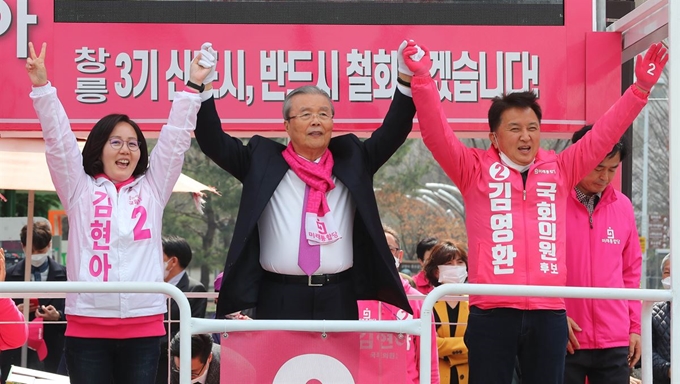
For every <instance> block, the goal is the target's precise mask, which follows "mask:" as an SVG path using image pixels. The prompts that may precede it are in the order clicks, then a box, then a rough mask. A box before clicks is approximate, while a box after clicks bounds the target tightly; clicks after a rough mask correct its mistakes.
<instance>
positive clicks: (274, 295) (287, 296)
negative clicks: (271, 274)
mask: <svg viewBox="0 0 680 384" xmlns="http://www.w3.org/2000/svg"><path fill="white" fill-rule="evenodd" d="M257 318H258V319H286V320H357V319H358V318H359V309H358V307H357V298H356V294H355V293H354V288H353V282H352V279H348V280H346V281H342V282H339V283H335V284H328V285H324V286H322V287H309V286H307V285H304V284H284V283H278V282H273V281H268V280H266V279H263V280H262V283H261V284H260V292H259V295H258V299H257Z"/></svg>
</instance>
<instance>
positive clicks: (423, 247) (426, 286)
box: [413, 237, 437, 295]
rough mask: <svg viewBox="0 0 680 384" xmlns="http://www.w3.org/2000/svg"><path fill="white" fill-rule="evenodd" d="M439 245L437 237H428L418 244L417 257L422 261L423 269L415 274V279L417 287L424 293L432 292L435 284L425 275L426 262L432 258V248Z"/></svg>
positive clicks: (421, 266)
mask: <svg viewBox="0 0 680 384" xmlns="http://www.w3.org/2000/svg"><path fill="white" fill-rule="evenodd" d="M435 245H437V238H435V237H428V238H425V239H422V240H420V242H418V245H417V246H416V257H417V258H418V262H419V263H420V268H421V271H420V272H418V273H417V274H416V275H415V276H413V281H414V282H415V283H416V289H417V290H419V291H420V292H422V293H423V294H424V295H427V294H428V293H430V292H432V290H433V289H434V286H433V285H432V284H431V283H430V280H428V278H427V276H425V269H424V267H425V263H426V262H427V260H428V259H429V258H430V255H431V254H432V248H434V246H435Z"/></svg>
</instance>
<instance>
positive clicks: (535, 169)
mask: <svg viewBox="0 0 680 384" xmlns="http://www.w3.org/2000/svg"><path fill="white" fill-rule="evenodd" d="M29 52H30V57H29V58H28V59H27V62H26V69H27V71H28V74H29V78H30V80H31V83H32V85H33V89H32V92H31V94H30V97H31V99H32V100H33V104H34V107H35V110H36V113H37V115H38V119H39V121H40V123H41V126H42V129H43V136H44V139H45V143H46V155H47V162H48V166H49V169H50V173H51V176H52V180H53V183H54V185H55V187H56V190H57V194H58V196H59V198H60V200H61V202H62V205H63V206H64V208H65V210H66V212H67V214H68V220H69V227H70V231H71V233H70V236H71V239H70V241H69V247H68V258H67V265H66V268H65V270H64V268H63V267H61V266H59V265H58V264H57V263H55V262H54V261H53V260H51V259H49V258H48V257H47V256H46V255H48V254H49V252H50V251H49V250H50V241H51V234H50V233H49V227H47V228H46V227H45V225H44V224H41V223H37V224H36V225H34V227H33V230H34V234H33V245H32V247H33V248H32V253H33V257H32V259H31V264H32V270H33V273H32V280H35V281H64V280H66V278H67V277H68V281H86V282H107V281H125V282H163V281H164V282H167V283H170V284H173V285H176V286H177V287H178V288H180V289H181V290H182V291H185V292H205V291H206V289H205V287H204V286H203V285H201V284H200V283H198V282H196V281H193V280H192V279H191V278H189V276H188V275H187V274H186V271H185V270H186V268H187V266H188V265H189V263H190V261H191V258H192V253H191V248H190V247H189V246H188V243H186V241H185V240H184V239H181V238H176V237H172V238H163V237H162V228H161V219H162V215H163V209H164V207H165V204H166V203H167V201H168V199H169V197H170V194H171V192H172V187H173V186H174V184H175V182H176V180H177V178H178V177H179V174H180V171H181V168H182V163H183V159H184V152H185V151H186V150H187V149H188V148H189V146H190V143H191V134H192V132H193V133H194V134H195V137H196V141H197V142H198V145H199V146H200V148H201V150H202V151H203V152H204V153H205V154H206V155H207V156H208V158H210V159H211V160H212V161H213V162H214V163H216V164H217V165H219V166H220V167H221V168H222V169H224V170H225V171H226V172H228V173H229V174H230V175H231V176H233V177H235V178H236V179H237V180H239V181H240V182H241V183H242V184H243V192H242V197H241V201H240V206H239V213H238V217H237V220H236V223H235V225H234V234H233V240H232V242H231V244H230V246H229V248H228V252H227V254H226V257H225V265H224V271H223V273H222V274H221V275H220V276H219V278H218V279H216V281H215V291H217V292H219V296H218V299H217V300H216V304H217V309H216V318H218V319H225V318H226V319H250V318H255V319H287V320H295V319H319V320H356V319H362V320H371V319H377V318H380V319H393V320H403V319H408V318H418V317H419V316H420V315H421V310H420V309H421V305H422V301H420V300H414V299H409V297H407V296H411V297H412V296H414V295H423V294H427V293H428V292H430V291H431V290H432V289H434V287H437V286H438V285H440V284H462V283H471V284H487V283H490V284H522V285H546V286H587V287H616V288H623V287H627V288H637V287H639V283H640V267H641V250H640V246H639V241H638V234H637V230H636V227H635V217H634V213H633V208H632V205H631V203H630V200H629V199H628V198H627V197H625V196H624V195H623V194H621V193H619V192H618V191H616V190H615V189H614V188H613V187H612V186H611V185H610V182H611V181H612V178H613V176H614V175H615V173H616V171H617V169H618V166H619V164H620V163H621V161H622V160H623V159H624V158H625V156H626V154H627V153H628V151H629V149H628V148H627V144H626V143H625V142H623V141H621V139H620V138H621V136H622V135H623V133H624V131H625V130H626V129H627V127H628V126H630V125H631V123H632V122H633V120H634V119H635V117H636V116H637V115H638V114H639V112H640V111H641V110H642V108H643V107H644V106H645V104H646V102H647V99H648V97H649V93H650V91H651V89H652V87H653V86H654V84H656V82H657V81H658V79H659V77H660V76H661V72H662V70H663V68H664V66H665V64H666V62H667V60H668V55H667V54H666V49H665V48H664V47H663V46H662V45H661V44H654V45H652V46H651V47H650V48H649V49H648V50H647V52H646V54H645V55H644V56H640V57H638V60H637V61H636V68H635V74H636V81H635V83H634V84H633V85H632V86H631V87H630V88H629V89H628V90H627V91H626V92H625V93H624V94H623V95H622V96H621V98H620V99H619V100H618V101H617V102H616V103H615V104H614V105H613V106H612V107H611V108H610V109H609V110H608V111H607V112H606V113H605V114H604V115H603V116H602V117H601V118H600V119H599V120H598V121H597V122H595V123H594V124H593V125H592V126H587V127H584V128H583V129H582V130H580V131H579V132H576V133H575V134H574V137H573V139H572V141H573V144H572V145H571V146H570V147H568V148H567V149H566V150H564V151H563V152H561V153H559V154H556V153H554V152H552V151H546V150H543V149H541V147H540V144H541V142H540V133H541V118H542V110H541V106H540V105H539V103H538V98H537V96H536V94H535V93H534V92H531V91H523V92H513V93H509V94H504V95H500V96H498V97H496V98H494V99H493V101H492V103H491V106H490V109H489V113H488V116H489V128H490V133H489V135H488V137H489V140H490V142H491V146H490V147H489V148H488V149H487V150H483V149H476V148H468V147H466V146H465V145H464V144H463V143H462V142H461V141H460V140H459V139H458V138H457V137H456V135H455V134H454V132H453V131H452V130H451V128H450V125H449V123H448V118H449V117H448V116H446V115H445V113H444V110H443V108H442V105H441V102H440V96H439V91H438V88H437V84H436V83H435V80H434V79H433V78H432V76H431V72H432V71H431V68H432V60H431V58H430V55H429V51H428V49H427V48H426V47H424V46H422V45H418V44H416V42H414V41H404V42H403V43H402V44H401V45H400V46H399V49H398V54H397V58H398V67H397V73H398V78H397V79H396V82H397V85H396V87H395V93H394V97H393V100H392V103H391V105H390V108H389V110H388V112H387V114H386V116H385V118H384V121H383V123H382V124H381V125H380V126H379V127H378V128H377V129H376V130H375V131H374V132H373V133H372V134H371V136H370V137H369V138H367V139H365V140H360V139H359V138H358V137H357V136H355V135H353V134H346V135H341V136H335V137H334V136H333V135H332V134H333V118H334V116H335V109H334V106H333V103H332V100H331V98H330V97H329V95H328V94H327V93H326V92H325V91H323V90H322V89H320V88H318V87H315V86H303V87H300V88H297V89H294V90H292V91H290V92H288V94H287V95H286V97H285V100H284V102H283V108H282V111H283V125H284V129H285V131H286V133H287V134H288V137H289V139H290V140H289V144H288V145H283V144H281V143H279V142H277V141H274V140H271V139H269V138H266V137H262V136H258V135H256V136H253V137H251V138H250V139H249V140H248V141H247V143H244V142H242V141H241V140H240V139H238V138H234V137H232V136H230V135H229V134H228V133H226V132H224V131H223V129H222V123H221V119H220V116H219V115H218V113H217V108H216V101H215V99H214V97H213V92H212V82H213V81H214V80H216V78H217V76H216V59H217V54H216V52H215V50H214V49H213V48H212V46H211V44H209V43H206V44H204V45H203V46H202V47H201V50H200V53H199V54H197V55H196V56H195V58H194V60H193V61H192V62H191V64H190V68H189V80H188V81H187V83H186V85H187V87H186V89H185V90H183V91H180V92H177V93H176V94H175V96H174V100H173V103H172V108H171V111H170V115H169V118H168V121H167V124H166V125H164V126H163V128H162V130H161V132H160V136H159V139H158V143H157V145H156V146H155V148H154V149H153V151H151V152H150V153H149V150H148V147H147V143H146V140H145V138H144V135H143V133H142V131H141V129H140V128H139V126H138V125H137V124H136V123H135V122H134V121H133V120H131V119H130V118H129V117H128V116H127V115H123V114H112V115H108V116H105V117H104V118H102V119H101V120H99V121H98V122H97V123H96V124H95V125H94V127H93V128H92V130H91V132H90V135H89V138H88V141H87V143H86V145H85V147H84V149H83V152H82V154H81V152H80V151H79V149H78V145H77V143H76V139H75V136H74V135H73V133H72V131H71V128H70V126H69V120H68V117H67V115H66V112H65V111H64V108H63V107H62V105H61V103H60V101H59V99H58V97H57V90H56V88H55V87H54V86H52V84H51V83H50V82H49V81H48V77H47V69H46V67H45V61H46V52H47V47H46V45H45V44H43V45H42V48H41V50H40V52H39V53H38V54H37V53H36V51H35V49H34V47H33V45H32V44H31V43H29ZM415 117H417V118H418V121H419V124H420V129H421V133H422V137H423V141H424V143H425V145H426V146H427V148H428V149H429V150H430V151H431V152H432V154H433V156H434V158H435V160H436V161H437V162H438V163H439V164H440V166H441V167H442V169H443V170H444V172H445V173H446V174H447V175H448V176H449V177H450V178H451V180H452V181H453V182H454V183H455V184H456V186H458V188H459V189H460V191H461V193H462V195H463V198H464V200H465V204H466V207H467V208H468V209H467V214H466V227H467V236H468V241H467V244H461V243H459V242H457V241H456V240H455V239H436V238H433V237H429V238H425V239H423V240H422V241H421V243H420V244H419V245H418V249H417V257H418V259H419V260H420V261H421V263H422V271H421V272H420V273H418V274H417V275H416V276H415V279H414V280H413V286H412V285H411V282H410V281H408V280H406V279H404V277H402V276H400V274H399V272H398V264H399V263H400V262H401V260H402V258H403V250H401V248H400V244H399V235H398V234H397V233H396V231H394V230H393V229H391V228H389V227H384V226H383V223H382V221H381V217H380V214H379V212H378V207H377V203H376V198H375V195H374V191H373V175H374V174H375V173H376V172H377V171H378V169H379V168H380V167H381V166H382V165H383V164H384V163H385V162H386V161H387V160H388V159H389V158H390V157H391V156H392V155H393V154H394V153H395V152H396V151H397V149H399V147H400V146H401V145H402V144H403V143H404V141H405V140H406V138H407V137H408V135H409V134H410V133H411V129H412V126H413V120H414V118H415ZM567 233H569V236H567ZM22 236H23V237H22V243H23V245H24V247H26V246H27V245H26V243H25V229H24V232H22ZM0 252H1V251H0ZM0 256H4V255H3V254H1V253H0ZM3 259H4V258H3ZM3 261H4V260H3ZM20 268H24V266H22V267H20ZM662 268H664V272H665V271H666V269H665V268H666V267H665V266H663V267H662ZM20 271H21V270H19V271H17V273H14V272H13V271H8V272H7V280H10V279H11V280H13V281H22V280H23V274H22V273H20ZM568 271H569V273H567V272H568ZM572 271H577V272H576V273H572ZM0 272H1V273H0V275H1V276H0V277H2V280H5V271H4V264H3V266H2V268H0ZM668 284H670V282H668ZM190 302H191V304H192V305H191V306H192V315H193V316H196V317H205V311H206V309H205V308H206V305H207V301H206V300H205V299H192V300H190ZM17 304H18V306H17V305H14V304H13V303H11V302H8V301H3V300H0V315H2V316H4V317H3V319H2V320H5V319H15V320H23V317H22V316H21V313H20V309H22V308H23V306H25V305H26V303H24V302H23V301H22V300H18V301H17ZM29 312H30V314H31V317H30V318H29V321H30V322H31V324H32V323H34V322H36V321H39V322H42V324H44V327H45V337H44V343H45V345H46V351H47V353H46V355H44V356H42V357H41V353H40V350H41V349H42V348H37V349H36V357H35V358H31V359H29V361H37V362H40V363H41V364H43V365H42V368H43V369H47V370H55V371H56V370H59V366H60V365H62V366H63V367H64V369H66V370H67V372H68V375H69V377H70V381H71V383H74V384H90V383H92V384H94V383H98V382H100V381H102V380H104V381H106V382H109V381H110V382H112V383H139V384H145V383H148V384H152V383H157V382H163V383H166V382H167V381H168V378H169V379H170V381H171V382H177V380H178V375H177V367H178V366H179V354H178V351H179V338H178V337H177V335H176V334H177V330H178V324H177V323H173V322H172V320H173V319H177V318H178V316H177V307H176V305H173V304H170V306H169V307H168V304H167V303H166V300H165V298H164V297H163V295H160V294H142V293H96V294H95V293H72V294H67V296H66V300H59V299H39V300H38V302H37V303H33V302H31V303H30V308H29ZM360 314H361V316H360ZM669 316H670V307H669V306H668V305H663V304H659V305H657V307H655V312H654V323H655V329H656V330H655V332H656V333H655V335H654V346H655V352H654V372H655V382H659V383H661V382H664V381H663V380H665V382H668V381H669V378H670V365H669V361H670V360H669V359H670V354H669V352H670V351H669V349H666V350H664V348H663V347H662V345H667V342H668V339H669V337H668V335H669V332H670V328H669V327H668V326H667V325H668V324H669V321H668V318H669ZM433 318H434V321H435V324H436V325H435V327H434V328H433V330H432V334H433V343H432V345H431V346H421V345H420V341H419V340H418V338H417V337H414V338H409V343H408V345H409V348H408V359H409V360H408V364H407V367H406V372H407V373H406V375H407V376H408V380H409V382H413V383H418V382H419V371H418V370H419V366H420V364H419V360H418V359H419V352H418V351H419V348H422V347H425V348H431V350H432V362H431V363H430V364H428V365H427V366H429V367H430V371H431V374H430V379H431V380H432V382H440V383H446V384H449V383H458V384H466V383H470V384H488V383H500V384H504V383H507V384H509V383H513V382H516V383H520V382H521V383H524V384H539V383H540V384H553V383H554V384H558V383H559V384H561V383H567V384H583V383H585V382H588V383H590V384H608V383H624V382H628V380H629V370H630V368H631V367H633V366H634V365H635V364H636V363H637V362H638V360H639V357H640V348H641V344H640V303H639V302H636V301H626V300H589V299H568V300H565V299H561V298H541V297H508V296H487V295H471V296H470V297H469V298H468V299H467V300H466V299H465V298H460V297H459V298H449V297H445V298H443V299H442V300H440V301H439V302H438V303H437V304H436V305H435V307H434V312H433ZM64 319H66V320H68V321H67V322H66V325H65V326H63V320H64ZM168 319H170V325H164V322H166V323H165V324H167V320H168ZM49 321H57V322H58V323H56V324H54V325H53V324H46V322H49ZM664 325H666V328H665V329H663V327H664ZM14 327H15V328H16V330H15V331H13V332H11V333H8V335H7V336H6V335H5V334H6V332H5V331H6V330H7V329H8V327H6V326H5V325H3V326H2V328H0V329H2V332H1V333H0V347H2V348H4V349H12V348H16V347H17V346H18V345H21V344H23V343H24V340H25V339H26V336H25V334H26V332H25V331H26V328H25V325H24V324H23V323H18V325H15V326H14ZM660 328H661V329H660ZM48 331H49V332H48ZM52 333H55V334H58V337H56V336H55V337H54V339H53V338H52V337H50V338H49V339H48V334H52ZM173 336H174V337H173ZM162 340H170V342H169V343H167V342H166V343H165V344H164V343H163V342H162ZM664 343H666V344H664ZM218 344H219V335H217V337H215V338H213V337H211V336H210V335H194V336H193V338H192V348H191V349H192V361H191V367H192V372H191V376H192V382H201V383H204V384H206V383H212V382H217V381H214V380H219V361H220V354H219V353H220V352H219V346H218ZM62 345H63V346H62ZM62 351H63V353H62ZM15 353H16V352H15V351H7V352H3V353H2V359H3V362H2V371H3V374H5V369H6V365H5V356H7V357H6V358H7V364H10V365H11V364H15V357H12V356H15V355H14V354H15ZM159 362H160V364H159ZM60 363H61V364H60ZM36 364H37V363H36ZM167 367H171V369H168V368H167ZM659 376H663V378H660V377H659Z"/></svg>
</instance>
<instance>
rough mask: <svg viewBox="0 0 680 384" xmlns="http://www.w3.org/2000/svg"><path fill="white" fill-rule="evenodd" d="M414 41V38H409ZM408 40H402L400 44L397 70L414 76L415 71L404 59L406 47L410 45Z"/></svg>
mask: <svg viewBox="0 0 680 384" xmlns="http://www.w3.org/2000/svg"><path fill="white" fill-rule="evenodd" d="M409 41H413V40H409ZM408 43H409V42H408V41H406V40H404V41H402V42H401V44H400V45H399V49H398V50H397V64H398V65H397V70H398V71H399V72H401V73H403V74H404V75H408V76H413V71H411V70H410V69H409V68H408V66H407V65H406V62H405V61H404V48H406V46H407V45H408Z"/></svg>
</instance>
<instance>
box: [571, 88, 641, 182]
mask: <svg viewBox="0 0 680 384" xmlns="http://www.w3.org/2000/svg"><path fill="white" fill-rule="evenodd" d="M634 87H635V85H631V86H630V88H628V90H626V92H625V93H624V94H623V95H622V96H621V97H620V98H619V99H618V100H617V101H616V103H614V105H612V106H611V108H609V110H608V111H607V112H605V114H604V115H602V117H600V118H599V119H598V120H597V122H596V123H595V124H594V125H593V129H592V130H591V131H590V132H588V133H586V134H585V136H583V138H582V139H581V140H579V141H578V142H576V143H575V144H573V145H571V146H569V147H568V148H567V149H565V150H564V151H562V153H560V154H559V155H558V159H559V161H560V164H561V167H562V169H565V170H567V172H565V173H564V174H565V175H566V176H567V177H568V178H569V179H568V180H567V181H568V185H569V187H570V188H573V187H574V186H576V184H578V182H579V181H581V179H583V178H584V177H585V176H586V175H587V174H588V173H589V172H590V171H592V170H593V169H594V168H595V167H596V166H597V165H598V164H599V163H600V162H601V161H602V160H604V157H605V156H606V155H607V154H608V153H609V152H611V150H612V149H613V148H614V145H616V143H617V142H618V141H619V139H620V138H621V136H623V134H624V133H625V132H626V129H628V127H629V126H630V125H631V124H633V121H634V120H635V118H636V117H637V115H638V114H639V113H640V111H642V108H644V106H645V104H647V97H646V95H642V94H641V93H640V92H639V91H637V90H636V88H634Z"/></svg>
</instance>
